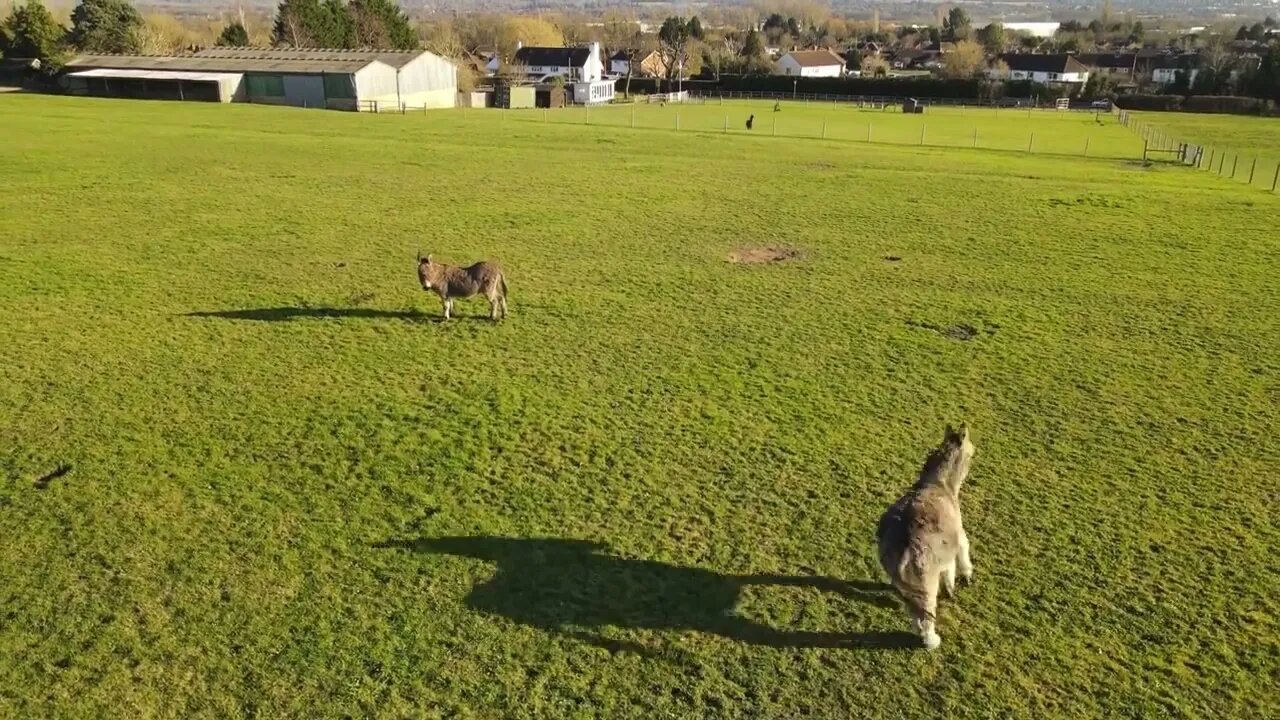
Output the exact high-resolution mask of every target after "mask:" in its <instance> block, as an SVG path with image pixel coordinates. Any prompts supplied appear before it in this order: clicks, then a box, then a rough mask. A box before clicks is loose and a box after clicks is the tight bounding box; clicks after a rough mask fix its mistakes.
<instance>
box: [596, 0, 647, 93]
mask: <svg viewBox="0 0 1280 720" xmlns="http://www.w3.org/2000/svg"><path fill="white" fill-rule="evenodd" d="M604 29H605V44H606V45H608V46H609V48H610V49H612V50H614V51H615V52H618V53H621V54H622V56H623V58H624V59H625V61H626V63H627V74H626V82H625V83H624V84H623V88H622V94H623V95H624V96H625V97H628V98H630V97H631V78H632V77H634V76H635V74H636V70H637V66H638V65H639V64H640V63H642V62H644V60H645V59H646V58H648V57H649V55H650V54H651V53H652V52H653V50H654V48H655V43H654V39H653V36H652V35H645V34H644V33H642V32H640V24H639V23H637V22H636V21H635V20H632V19H630V18H625V17H615V18H612V19H610V20H609V21H608V22H606V23H605V28H604Z"/></svg>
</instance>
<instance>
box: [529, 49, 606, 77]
mask: <svg viewBox="0 0 1280 720" xmlns="http://www.w3.org/2000/svg"><path fill="white" fill-rule="evenodd" d="M512 64H513V65H515V66H517V67H521V68H523V69H524V72H525V74H526V75H528V77H529V78H530V79H531V80H549V79H550V78H553V77H559V78H564V80H565V81H566V82H598V81H600V80H601V79H603V78H604V61H603V60H602V59H601V57H600V43H596V42H593V43H591V44H590V45H587V46H585V47H568V48H566V47H525V46H524V44H523V43H516V54H515V57H514V58H513V59H512Z"/></svg>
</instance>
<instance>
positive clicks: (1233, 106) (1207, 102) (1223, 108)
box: [1182, 95, 1276, 115]
mask: <svg viewBox="0 0 1280 720" xmlns="http://www.w3.org/2000/svg"><path fill="white" fill-rule="evenodd" d="M1182 109H1183V110H1184V111H1185V112H1198V113H1231V114H1233V115H1270V114H1272V113H1274V112H1275V109H1276V104H1275V102H1273V101H1271V100H1264V99H1261V98H1252V97H1234V96H1228V95H1192V96H1191V97H1189V98H1187V99H1186V100H1183V101H1182Z"/></svg>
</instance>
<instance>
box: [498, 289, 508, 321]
mask: <svg viewBox="0 0 1280 720" xmlns="http://www.w3.org/2000/svg"><path fill="white" fill-rule="evenodd" d="M498 302H501V303H502V319H503V320H506V319H507V296H506V295H499V296H498Z"/></svg>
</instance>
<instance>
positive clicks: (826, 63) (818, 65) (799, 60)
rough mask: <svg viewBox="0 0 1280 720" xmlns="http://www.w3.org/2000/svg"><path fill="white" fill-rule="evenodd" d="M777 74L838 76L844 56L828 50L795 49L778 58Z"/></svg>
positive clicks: (840, 72) (842, 66)
mask: <svg viewBox="0 0 1280 720" xmlns="http://www.w3.org/2000/svg"><path fill="white" fill-rule="evenodd" d="M778 74H779V75H790V76H793V77H840V76H841V75H844V58H842V57H840V56H839V55H837V54H835V53H834V52H831V51H830V50H795V51H792V52H789V53H787V54H786V55H783V56H782V57H781V58H778Z"/></svg>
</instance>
